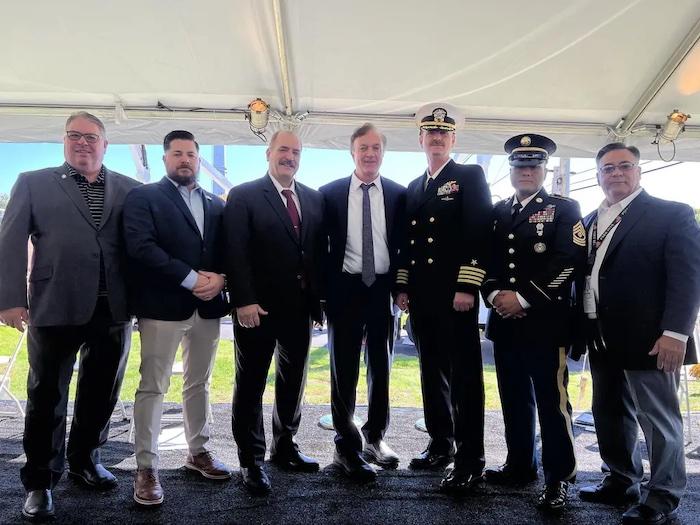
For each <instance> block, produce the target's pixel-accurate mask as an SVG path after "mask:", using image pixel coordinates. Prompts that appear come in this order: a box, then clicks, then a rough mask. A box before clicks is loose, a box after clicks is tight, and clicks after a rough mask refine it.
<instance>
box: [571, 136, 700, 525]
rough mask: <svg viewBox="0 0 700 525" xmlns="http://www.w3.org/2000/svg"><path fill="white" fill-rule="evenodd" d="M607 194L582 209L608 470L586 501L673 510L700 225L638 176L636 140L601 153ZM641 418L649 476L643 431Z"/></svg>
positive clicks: (638, 516)
mask: <svg viewBox="0 0 700 525" xmlns="http://www.w3.org/2000/svg"><path fill="white" fill-rule="evenodd" d="M596 164H597V168H598V184H599V185H600V187H601V189H602V190H603V193H604V194H605V200H604V201H603V203H602V204H601V205H600V207H599V208H598V210H596V211H595V212H593V213H591V214H590V215H588V216H587V217H586V218H585V219H584V223H585V225H586V229H587V232H588V234H587V238H588V243H587V244H588V264H587V272H586V287H585V291H584V296H583V310H584V312H583V316H584V322H585V325H586V327H587V330H586V335H587V341H586V343H587V347H588V350H589V355H590V362H591V372H592V375H593V416H594V419H595V426H596V433H597V436H598V446H599V449H600V455H601V458H602V459H603V461H604V462H605V463H606V464H607V466H608V467H609V469H610V470H609V473H608V474H607V475H606V476H605V477H604V478H603V480H602V481H601V482H600V483H599V484H598V485H595V486H588V487H583V488H581V490H580V491H579V495H580V497H581V499H582V500H584V501H592V502H598V503H607V504H614V505H620V504H632V506H631V507H629V508H628V510H627V511H626V512H625V513H624V514H623V515H622V522H623V523H626V524H632V523H649V524H652V523H653V524H660V523H667V522H669V521H671V520H673V519H674V517H675V515H676V508H677V507H678V504H679V502H680V498H681V496H682V495H683V492H684V491H685V486H686V472H685V458H684V455H683V418H682V416H681V412H680V407H679V403H678V395H677V391H678V385H679V379H680V374H679V370H680V368H681V366H682V365H683V364H688V363H695V362H697V361H696V350H695V348H694V344H693V338H692V337H689V336H692V333H693V326H694V323H695V319H696V316H697V313H698V303H699V302H700V228H698V224H697V223H696V221H695V217H694V214H693V210H692V209H691V208H690V207H689V206H687V205H685V204H681V203H678V202H671V201H664V200H661V199H657V198H655V197H652V196H651V195H649V194H648V193H646V192H645V191H644V190H643V189H642V187H641V186H640V180H641V169H640V167H639V150H638V149H637V148H635V147H634V146H626V145H625V144H621V143H613V144H608V145H607V146H605V147H603V148H602V149H601V150H600V151H599V152H598V155H597V156H596ZM637 424H639V425H640V426H641V427H642V431H643V433H644V437H645V440H646V445H647V450H648V453H649V463H650V470H651V473H650V476H649V478H648V481H646V482H644V483H641V482H642V478H643V476H644V469H643V465H642V454H641V450H640V446H639V440H638V438H637Z"/></svg>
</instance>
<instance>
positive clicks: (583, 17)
mask: <svg viewBox="0 0 700 525" xmlns="http://www.w3.org/2000/svg"><path fill="white" fill-rule="evenodd" d="M2 12H3V19H4V21H5V24H4V27H3V36H4V41H5V51H4V52H3V53H2V54H1V55H0V140H1V141H5V142H51V141H56V140H59V138H60V136H61V134H62V126H63V123H64V121H65V118H66V116H67V115H68V114H69V113H71V112H72V111H74V110H75V109H87V110H90V111H93V112H95V113H96V114H98V115H100V116H102V117H103V118H104V119H105V121H106V122H107V124H108V135H109V139H110V141H111V142H113V143H159V142H160V141H161V140H162V137H163V135H164V134H165V133H167V132H168V131H170V130H172V129H175V128H185V129H189V130H191V131H193V132H194V133H195V134H196V135H197V137H198V139H199V141H200V142H202V143H205V144H206V143H209V144H259V143H260V141H259V139H258V138H257V137H256V136H254V135H253V134H252V133H251V132H250V130H249V127H248V122H247V121H246V120H245V118H244V111H245V109H246V108H247V105H248V103H249V102H250V101H251V100H252V99H254V98H256V97H261V98H263V99H264V100H266V101H267V102H268V103H270V105H271V108H272V109H273V110H274V112H275V113H276V114H277V116H275V115H273V118H272V120H271V126H270V129H274V128H275V126H278V125H285V124H287V125H289V124H291V125H297V126H298V130H299V133H300V134H301V136H302V138H303V140H304V144H305V146H314V147H323V148H346V147H347V141H348V137H349V135H350V133H351V132H352V129H353V128H354V127H356V126H357V125H359V124H361V123H362V122H364V121H373V122H375V123H376V124H377V125H378V126H380V128H381V129H382V130H383V131H385V132H386V134H387V135H388V137H389V148H390V149H393V150H415V149H417V147H418V146H417V140H416V135H417V131H416V127H415V124H414V123H413V114H414V113H415V111H416V109H417V108H418V107H419V106H421V105H422V104H424V103H426V102H431V101H447V102H449V103H451V104H453V105H455V106H458V107H459V108H461V109H462V110H463V111H464V113H465V115H466V117H467V118H466V121H465V122H464V125H463V127H462V129H461V130H460V131H459V138H458V148H457V149H458V151H461V152H480V153H502V152H503V142H504V141H505V139H506V138H508V137H509V136H511V135H513V134H515V133H521V132H541V133H545V134H547V135H549V136H550V137H552V138H553V139H554V140H555V141H556V142H557V143H558V144H559V151H558V153H557V154H558V155H562V156H567V157H588V156H591V155H593V154H595V152H596V151H597V149H598V148H599V147H600V146H601V145H603V144H605V143H606V142H608V141H610V140H612V138H613V137H615V136H616V135H614V134H612V133H611V132H612V130H613V129H616V132H617V136H619V137H622V138H624V139H626V140H628V142H629V143H631V144H635V145H637V146H639V147H640V148H641V149H642V151H643V154H644V156H645V157H647V158H656V146H653V145H651V142H652V140H653V138H654V135H655V134H656V127H655V126H657V125H663V123H664V122H665V121H666V116H667V115H668V114H669V113H670V112H671V111H672V110H673V109H676V108H677V109H679V110H681V111H683V112H685V113H690V114H691V115H694V116H695V115H697V120H698V124H699V125H693V124H694V120H695V118H691V120H690V121H689V122H688V124H689V125H688V126H687V128H686V131H685V133H683V134H682V135H681V137H680V138H679V139H678V140H677V141H676V147H677V155H676V160H700V44H698V43H697V42H698V38H700V2H699V1H698V0H673V1H661V0H615V1H611V0H576V1H570V2H562V1H561V0H531V1H530V2H522V1H521V0H500V1H494V2H483V1H481V0H439V1H437V2H428V1H425V0H420V1H419V0H352V1H340V0H201V1H199V2H184V1H182V0H172V1H169V2H163V1H161V0H138V1H136V0H121V1H119V2H107V1H96V0H71V1H68V2H56V1H55V0H36V1H34V2H6V3H3V5H2ZM622 119H625V120H622ZM671 150H672V145H671V144H665V145H662V153H664V154H665V155H666V156H668V155H670V152H671Z"/></svg>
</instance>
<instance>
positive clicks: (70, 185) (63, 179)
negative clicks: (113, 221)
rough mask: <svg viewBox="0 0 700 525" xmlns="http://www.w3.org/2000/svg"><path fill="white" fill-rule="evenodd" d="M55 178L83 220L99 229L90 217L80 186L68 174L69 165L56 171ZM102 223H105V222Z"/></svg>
mask: <svg viewBox="0 0 700 525" xmlns="http://www.w3.org/2000/svg"><path fill="white" fill-rule="evenodd" d="M53 176H54V179H56V182H57V183H58V185H59V186H60V187H61V189H62V190H63V191H65V192H66V195H68V198H70V200H71V201H73V204H75V207H76V208H78V211H79V212H80V214H81V215H82V216H83V218H84V219H85V220H86V221H87V222H88V223H89V224H90V226H92V227H93V228H95V229H97V225H96V224H95V222H94V221H93V220H92V215H90V210H89V208H88V206H87V203H86V202H85V198H84V197H83V194H82V193H80V190H79V189H78V185H77V184H76V183H75V181H74V180H73V177H71V176H70V174H69V173H68V164H64V165H63V166H61V167H60V168H59V169H58V170H56V171H54V172H53ZM102 222H103V223H104V221H102Z"/></svg>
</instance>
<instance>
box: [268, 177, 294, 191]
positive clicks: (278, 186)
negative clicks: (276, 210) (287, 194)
mask: <svg viewBox="0 0 700 525" xmlns="http://www.w3.org/2000/svg"><path fill="white" fill-rule="evenodd" d="M267 176H268V177H270V180H271V181H272V184H274V185H275V188H276V189H277V193H279V194H280V195H282V192H283V191H284V190H292V193H293V194H294V195H296V194H297V190H296V184H295V183H294V179H292V183H291V184H290V185H289V188H285V187H284V186H282V185H281V184H280V183H279V182H278V181H277V179H276V178H274V177H273V176H272V175H270V174H269V173H268V174H267Z"/></svg>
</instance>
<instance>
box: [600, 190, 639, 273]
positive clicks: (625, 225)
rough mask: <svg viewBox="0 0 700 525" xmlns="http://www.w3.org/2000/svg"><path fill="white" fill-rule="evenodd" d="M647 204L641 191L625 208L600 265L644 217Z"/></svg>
mask: <svg viewBox="0 0 700 525" xmlns="http://www.w3.org/2000/svg"><path fill="white" fill-rule="evenodd" d="M648 202H649V200H648V199H647V194H646V192H644V191H642V193H640V194H639V195H637V197H636V198H635V199H634V200H633V201H632V202H631V203H630V205H629V208H627V211H626V212H625V215H624V216H623V217H622V220H621V221H620V224H618V226H617V229H616V230H615V232H614V233H613V235H612V239H610V244H609V245H608V249H607V250H606V251H605V257H604V258H603V263H602V264H605V261H607V260H608V258H609V257H610V255H611V254H612V253H613V252H614V251H615V249H616V248H617V247H618V246H619V245H620V242H621V241H622V239H624V238H625V236H626V235H627V234H628V233H629V232H630V230H631V229H632V227H633V226H634V225H635V224H636V223H637V221H639V219H641V218H642V217H643V216H644V214H645V213H646V211H647V204H648ZM599 234H600V233H599ZM601 266H602V265H601Z"/></svg>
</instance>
